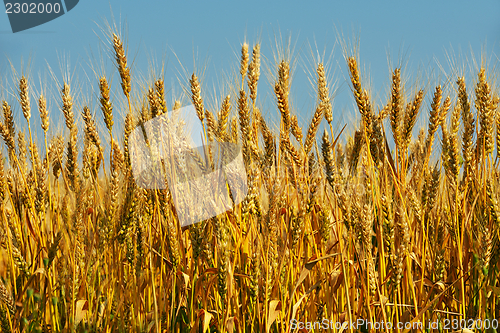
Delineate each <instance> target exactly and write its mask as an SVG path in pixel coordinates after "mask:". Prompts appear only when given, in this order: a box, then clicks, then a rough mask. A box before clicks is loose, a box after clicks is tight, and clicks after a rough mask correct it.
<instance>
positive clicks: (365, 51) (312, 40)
mask: <svg viewBox="0 0 500 333" xmlns="http://www.w3.org/2000/svg"><path fill="white" fill-rule="evenodd" d="M499 14H500V1H499V0H489V1H383V0H379V1H319V0H318V1H261V0H258V1H237V0H232V1H217V0H214V1H192V0H184V1H180V0H177V1H175V0H168V1H152V0H151V1H148V0H145V1H129V0H123V1H118V0H111V1H109V2H108V1H103V0H81V1H80V3H79V4H78V5H77V6H76V7H75V8H74V9H73V10H72V11H70V12H68V13H67V14H65V15H63V16H62V17H59V18H57V19H55V20H53V21H51V22H48V23H46V24H43V25H41V26H38V27H35V28H32V29H30V30H27V31H24V32H19V33H15V34H13V33H12V31H11V29H10V26H9V23H8V18H7V14H6V13H5V12H4V11H3V10H2V13H0V82H2V84H3V86H4V88H3V89H2V92H1V94H0V98H2V99H4V98H6V99H10V100H11V101H13V97H12V96H9V94H8V91H7V90H5V87H6V86H7V87H9V89H10V91H11V92H12V87H13V84H12V70H11V67H10V65H9V62H8V60H9V59H10V61H11V62H12V64H13V66H14V68H15V70H16V71H18V72H22V71H26V69H27V63H28V61H31V63H30V67H29V68H28V73H29V74H30V76H31V77H32V78H33V80H32V82H33V81H35V82H33V85H34V87H35V89H39V88H37V82H39V81H40V80H39V79H38V77H39V75H42V79H43V78H44V77H45V76H43V75H46V73H47V68H48V67H49V66H50V67H51V68H52V70H53V72H54V74H55V77H56V79H57V80H59V82H60V80H61V78H62V73H65V72H66V73H67V71H65V70H61V67H65V66H66V68H69V72H71V73H74V74H73V81H72V83H73V86H75V85H76V86H77V85H82V86H88V87H93V89H96V87H97V78H96V76H95V75H94V73H93V72H92V68H94V69H96V68H97V69H99V70H101V69H104V73H106V75H108V76H111V75H112V76H113V78H114V80H115V83H116V82H117V81H118V76H117V73H116V70H115V69H114V67H113V63H112V61H110V59H109V53H106V52H107V51H106V49H103V48H102V47H103V46H109V44H108V41H107V40H105V38H106V35H105V31H103V30H102V29H101V28H100V27H105V26H106V22H110V23H113V22H114V23H116V25H117V26H118V27H120V26H121V27H122V28H124V27H125V26H126V27H127V29H122V33H124V36H126V39H127V42H128V43H127V45H128V51H129V54H128V55H129V59H130V61H133V64H132V74H133V75H135V77H138V76H139V75H142V76H143V77H146V78H147V75H148V73H150V69H151V66H150V63H151V61H153V62H154V64H155V66H156V69H157V70H158V69H159V68H160V66H161V63H162V60H165V62H166V65H167V67H166V70H165V74H164V75H165V82H166V89H167V90H168V91H170V92H172V91H174V92H177V93H179V92H180V90H181V88H180V85H179V83H178V80H177V77H178V76H179V73H181V75H180V78H181V80H184V81H183V82H181V83H182V84H186V83H187V81H186V76H185V75H184V74H183V72H182V70H181V67H180V65H179V61H178V60H177V58H178V59H179V60H180V62H181V63H182V65H183V66H184V67H185V69H186V70H187V72H188V73H189V74H190V73H192V71H193V68H194V66H193V63H194V61H193V60H196V61H197V67H202V65H203V64H204V63H205V60H207V59H208V67H207V71H206V74H205V78H204V81H203V86H202V88H203V89H204V92H205V95H206V96H207V98H208V97H213V95H214V93H213V92H214V85H215V86H216V89H218V90H217V94H219V96H217V97H219V99H220V90H219V87H218V86H217V85H218V84H219V83H220V82H221V78H222V75H223V74H222V73H226V74H228V73H231V71H232V70H233V69H234V68H235V66H237V65H238V61H239V54H240V47H241V43H242V42H243V41H244V40H247V41H248V42H249V44H250V47H251V46H252V45H253V43H254V42H255V41H257V40H260V41H261V43H262V54H263V56H264V57H265V59H264V63H265V65H264V66H266V64H267V66H271V68H273V71H274V67H272V66H274V61H273V50H276V44H275V37H276V36H279V34H281V36H282V39H283V40H286V39H287V38H288V37H289V36H291V40H292V42H293V44H294V45H295V53H294V55H295V56H296V59H297V67H296V71H295V76H294V80H293V83H292V93H293V95H292V97H291V98H292V102H293V106H294V112H295V113H297V114H299V119H300V122H301V124H302V126H304V127H306V126H307V124H308V122H309V119H310V118H311V117H312V112H313V110H314V102H315V100H314V98H313V97H314V95H315V91H314V89H313V87H312V86H311V84H310V83H309V81H308V76H307V74H306V73H305V71H306V70H307V71H311V70H314V69H313V68H311V64H312V61H313V60H312V56H311V52H310V45H312V49H313V50H314V51H316V46H315V45H317V49H318V50H319V51H320V54H323V52H324V53H325V55H326V58H327V59H328V58H330V57H329V56H330V54H331V53H332V48H333V47H334V46H335V45H336V41H337V35H338V33H343V34H344V36H346V37H351V36H353V33H354V34H355V35H356V36H357V37H358V38H359V41H360V50H359V51H360V52H359V53H360V60H361V64H362V66H364V67H365V68H366V69H367V72H368V73H369V78H370V80H371V82H373V84H372V86H371V87H372V90H373V92H374V94H375V95H376V96H378V98H379V100H380V101H385V100H386V98H387V92H388V83H389V78H390V72H389V67H388V58H389V59H390V60H391V61H392V63H398V62H399V61H400V60H403V61H404V62H406V63H407V64H408V71H407V73H408V74H412V75H413V74H414V73H416V70H417V69H420V70H423V71H424V72H425V73H426V74H422V75H423V76H427V74H428V73H432V75H434V76H435V77H437V78H438V79H439V66H438V65H437V64H438V63H440V64H442V65H443V66H444V67H445V68H447V64H448V60H447V54H448V55H449V54H451V53H454V54H455V57H456V56H457V54H461V57H462V59H465V58H467V59H469V60H470V59H471V51H472V52H474V54H475V55H476V57H477V58H479V57H480V54H481V49H482V48H483V47H485V49H486V50H487V53H486V55H487V56H488V57H490V58H491V60H490V64H492V65H495V64H496V62H497V61H498V58H497V55H498V54H499V51H500V48H499V43H500V15H499ZM102 50H104V54H101V53H100V52H101V51H102ZM174 52H175V54H176V56H175V55H174ZM92 57H93V59H92ZM21 58H22V59H23V60H24V65H21ZM101 59H104V60H101ZM469 63H470V62H469ZM100 64H103V65H102V66H101V65H100ZM330 70H331V74H333V71H334V70H335V75H334V76H333V75H332V78H333V79H334V80H337V87H338V88H339V92H338V96H337V98H336V99H335V104H334V111H335V113H336V119H337V122H338V123H340V122H344V121H345V122H348V121H349V120H348V119H346V116H345V115H346V114H348V113H352V114H354V111H353V110H355V109H354V105H353V99H352V98H351V97H350V96H349V86H348V84H346V78H347V73H346V65H345V61H344V59H343V58H342V53H341V47H339V45H338V43H337V45H336V46H335V50H334V52H333V56H332V58H331V60H330ZM157 73H158V71H157ZM262 73H263V74H262V75H261V80H262V82H261V83H260V85H259V88H260V90H259V91H260V93H261V95H260V98H261V103H262V105H263V109H264V114H277V111H276V108H275V107H274V104H273V103H272V102H273V99H272V98H273V96H272V90H271V89H269V86H267V85H268V83H269V79H270V77H269V76H266V70H265V69H263V70H262ZM414 79H417V78H416V77H415V76H413V77H412V79H411V80H414ZM441 79H442V77H441ZM411 80H410V82H412V81H411ZM49 82H50V84H49V85H50V86H52V87H51V88H46V90H47V91H49V92H50V91H52V98H53V100H52V102H51V103H50V105H51V109H52V112H56V113H57V112H58V113H60V111H59V110H58V106H59V105H60V101H59V100H58V99H57V98H59V97H58V92H57V90H56V89H55V88H54V87H53V86H54V81H53V80H52V79H51V78H50V81H49ZM76 82H78V83H76ZM266 88H267V89H266ZM87 89H92V88H87ZM172 89H173V90H172ZM6 91H7V92H6ZM82 91H83V92H82V93H81V94H80V95H79V96H77V100H78V101H79V103H80V104H81V103H86V102H88V99H89V97H88V96H89V94H87V93H85V90H84V89H83V90H82ZM116 91H118V90H116ZM96 97H97V96H96V95H95V94H94V99H93V100H92V101H91V104H92V103H93V110H94V112H95V111H96V110H97V104H96V103H97V98H96ZM115 97H116V96H115ZM116 98H118V97H116ZM429 99H430V94H427V95H426V100H427V102H428V100H429ZM32 100H34V97H33V99H32ZM171 101H172V97H169V100H168V104H169V106H170V105H171ZM76 104H78V102H77V103H76ZM32 107H33V108H34V109H35V105H33V106H32ZM35 110H36V109H35ZM19 113H20V112H18V114H19ZM19 117H20V116H19ZM33 118H37V117H33ZM61 124H62V123H61Z"/></svg>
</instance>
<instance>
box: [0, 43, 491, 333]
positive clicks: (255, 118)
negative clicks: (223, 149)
mask: <svg viewBox="0 0 500 333" xmlns="http://www.w3.org/2000/svg"><path fill="white" fill-rule="evenodd" d="M109 42H110V45H111V46H112V51H113V58H114V60H115V63H116V68H117V71H118V74H119V79H120V84H121V90H118V91H116V92H113V91H112V85H111V84H110V82H109V78H107V77H106V76H101V77H95V78H94V82H93V83H92V85H93V86H94V87H95V89H96V91H98V94H97V95H98V96H91V97H89V99H91V98H97V99H98V101H97V102H96V103H97V104H98V108H96V110H91V108H90V106H84V107H82V108H81V109H80V108H78V109H77V107H76V106H75V105H74V99H75V95H76V94H77V92H76V91H75V89H74V88H73V87H72V86H71V84H70V83H69V82H64V83H63V84H62V85H61V86H60V87H57V89H58V91H59V94H60V98H59V100H58V101H57V106H58V108H59V109H60V110H61V111H62V114H63V116H64V120H65V122H64V125H65V126H66V128H67V129H66V130H65V132H64V133H65V134H62V135H52V136H50V135H49V133H50V132H51V131H50V130H49V127H51V126H55V125H54V124H53V123H51V121H50V119H49V117H51V116H52V111H51V112H49V110H48V107H47V99H46V97H44V96H43V95H40V96H35V93H34V90H33V89H32V88H31V84H32V83H31V82H30V81H31V78H30V77H29V76H28V77H26V76H21V77H19V79H18V81H17V82H16V85H17V86H16V87H15V91H16V92H17V95H16V96H15V97H16V98H15V100H14V102H12V103H10V104H9V102H8V101H2V113H3V117H2V119H1V121H0V134H1V136H2V139H3V145H2V151H3V156H2V158H1V160H2V161H3V163H1V164H0V219H1V223H0V244H1V255H0V258H1V260H0V276H1V279H0V300H1V302H0V303H1V304H0V324H1V325H0V326H1V329H2V332H291V331H303V332H304V331H306V332H307V331H314V332H319V331H335V332H342V331H346V332H347V331H348V332H353V331H384V332H392V331H398V332H403V331H405V332H410V331H412V332H431V331H432V332H444V331H457V332H458V331H464V332H470V331H496V327H495V325H496V326H498V321H497V320H498V319H500V316H499V315H500V284H499V277H500V271H499V268H500V265H499V262H498V257H499V254H500V253H499V250H500V246H499V245H500V244H499V236H500V235H499V231H500V228H499V223H500V208H499V204H498V198H497V197H498V195H499V193H498V192H499V191H498V190H497V188H498V182H499V180H498V175H499V173H498V163H499V158H498V157H499V153H500V146H499V145H500V113H499V110H498V104H499V101H500V90H499V87H498V86H497V85H496V84H495V73H494V72H493V71H491V70H490V71H488V70H487V69H486V67H485V66H477V70H476V71H475V72H474V73H473V75H474V76H473V80H471V82H468V81H466V80H465V78H464V76H460V75H458V76H453V75H451V74H450V75H449V76H448V77H447V78H446V79H445V80H443V82H442V83H441V84H437V85H436V86H434V87H428V88H425V87H423V86H422V87H421V86H418V84H417V83H416V84H409V83H405V80H404V78H403V77H402V76H403V75H402V72H401V71H402V69H401V68H398V67H395V68H393V69H392V72H391V73H390V74H391V78H392V80H391V81H390V82H388V87H389V88H390V90H389V94H388V96H386V97H385V98H386V103H385V104H382V105H378V104H377V103H376V101H375V99H374V98H373V96H371V95H370V92H369V90H370V89H368V88H369V87H368V86H367V85H366V84H365V83H364V82H363V81H362V79H361V77H362V75H361V74H360V63H359V57H358V56H357V54H356V52H351V51H350V50H347V49H346V51H345V52H344V55H345V62H344V66H345V68H346V70H347V71H348V73H349V77H348V80H349V84H350V89H351V91H352V96H353V101H354V102H355V105H356V106H357V109H358V111H359V114H360V116H361V117H360V122H359V123H355V124H349V125H352V126H354V128H355V130H354V131H353V132H352V133H348V132H347V130H345V128H346V127H345V126H344V124H341V126H340V127H339V126H338V124H334V122H333V119H334V113H335V112H336V111H335V110H334V108H333V106H332V105H333V104H332V102H333V96H334V95H333V93H332V87H331V83H330V80H328V79H327V77H328V73H327V71H326V69H325V68H328V64H324V63H321V62H320V63H317V64H316V65H317V67H316V68H314V69H312V70H313V71H314V73H315V78H314V80H315V81H314V83H315V85H316V89H317V97H316V105H315V108H314V110H313V112H310V113H308V114H311V116H310V122H309V123H308V124H306V125H305V126H304V129H302V128H301V127H300V125H299V121H298V116H297V114H294V112H292V108H291V101H292V99H293V96H290V91H291V89H290V81H291V79H290V78H291V75H292V73H291V68H292V66H291V64H290V61H289V59H278V61H277V62H276V64H275V68H274V82H273V83H272V88H273V91H272V94H273V95H274V96H275V100H274V105H273V110H272V112H275V113H276V114H278V115H279V123H278V124H272V123H271V122H269V121H266V119H265V117H264V116H263V115H262V114H263V112H261V110H259V105H261V104H260V102H259V94H258V93H257V91H258V89H257V87H258V82H259V79H260V74H261V54H260V44H259V43H256V44H254V45H253V46H252V48H251V49H250V45H248V44H246V43H245V44H243V45H242V47H241V62H240V64H239V71H238V72H239V78H238V80H237V81H238V83H236V84H233V86H232V91H233V92H232V93H231V94H229V95H227V96H224V97H223V98H220V100H219V103H218V105H220V107H219V108H218V109H211V107H209V106H207V105H205V103H204V98H205V99H206V95H205V92H204V89H203V87H202V86H201V84H200V80H199V78H198V76H197V73H192V75H190V78H189V80H187V81H189V82H185V84H186V87H187V89H186V91H185V92H186V96H187V97H188V98H189V100H188V101H187V102H188V103H187V104H192V105H194V107H195V109H196V113H197V117H198V119H197V121H198V120H199V121H201V123H202V124H203V129H204V135H205V140H206V142H231V143H234V144H238V145H239V146H240V147H241V151H242V154H243V161H244V165H245V167H246V175H247V184H248V193H247V195H246V196H245V198H244V200H243V201H242V202H241V203H239V204H236V205H234V207H233V209H232V210H229V211H227V212H226V213H224V214H221V215H218V216H216V217H212V218H210V219H208V220H205V221H200V222H199V223H195V224H191V225H189V226H185V227H181V225H180V224H179V218H178V215H177V212H176V208H175V204H174V200H173V197H172V193H171V192H170V190H169V189H168V187H167V189H155V188H153V189H147V188H142V187H140V186H138V184H137V183H136V181H135V179H134V176H133V172H132V171H133V170H132V166H131V156H130V146H129V144H130V142H129V137H130V134H131V133H132V131H133V130H134V129H135V128H139V127H141V126H143V125H144V124H145V123H146V122H147V121H149V120H151V119H154V118H156V117H158V116H161V115H163V114H167V113H168V112H170V111H172V110H176V109H179V108H180V107H182V106H184V105H182V104H181V102H180V101H181V100H182V99H181V98H180V97H179V98H178V99H176V100H175V103H172V104H173V105H169V106H167V101H166V100H167V99H166V96H165V94H166V93H165V86H164V79H163V78H162V77H158V78H157V79H155V80H154V82H150V84H149V86H147V87H145V89H144V92H145V93H142V92H137V91H134V89H132V87H133V86H134V84H133V83H134V81H133V80H135V79H136V78H134V77H133V76H132V75H131V72H130V65H129V63H128V62H127V54H126V52H125V50H126V46H124V44H123V42H122V38H121V37H119V36H118V35H116V34H113V35H112V38H111V40H110V41H109ZM118 88H120V87H118ZM261 94H262V93H261ZM118 95H120V96H121V98H123V101H124V103H123V104H124V105H127V106H128V107H127V110H126V111H125V112H126V117H125V122H124V126H123V131H121V132H122V133H121V134H119V135H117V134H116V131H113V127H114V126H116V124H114V121H113V117H114V115H115V121H116V105H115V104H116V103H114V101H113V98H112V97H111V96H118ZM34 96H35V97H36V98H34ZM33 99H34V100H33ZM36 109H38V111H35V110H36ZM20 111H22V115H23V116H24V119H23V123H21V124H15V123H14V118H15V115H16V113H19V114H20ZM36 112H37V113H38V114H39V117H40V123H41V130H42V131H43V134H44V136H43V137H44V140H43V141H40V140H36V139H35V137H36V136H35V135H34V133H35V131H40V130H39V129H34V128H31V124H32V123H33V119H32V116H35V115H34V113H36ZM302 112H306V111H302ZM420 115H422V117H424V118H425V119H426V121H427V126H424V127H423V128H421V129H418V128H415V126H416V123H417V119H418V118H419V117H420ZM20 119H21V118H20ZM76 119H83V124H84V126H83V127H82V126H80V127H81V128H79V126H77V125H75V124H78V121H76ZM98 119H99V121H97V120H98ZM101 119H102V120H103V123H104V125H105V127H103V128H99V126H98V124H99V123H100V121H101ZM24 120H25V121H26V122H24ZM322 123H323V127H321V124H322ZM345 125H347V124H345ZM21 128H27V130H26V131H22V130H20V129H21ZM320 128H325V129H324V130H320ZM196 154H197V153H193V156H192V158H193V159H194V160H195V161H197V163H199V164H200V166H202V167H203V168H205V169H208V170H210V168H213V163H210V162H211V161H208V163H207V161H204V159H203V158H202V157H201V155H196ZM207 156H208V159H210V154H208V155H207ZM212 162H213V161H212ZM360 320H363V321H365V322H371V323H379V324H380V323H386V325H384V327H382V328H380V327H379V328H378V329H377V328H374V327H368V326H366V325H365V326H364V327H358V326H356V327H355V326H353V325H352V323H353V322H359V321H360ZM457 322H458V323H459V327H458V328H457V327H452V325H454V324H456V323H457ZM327 323H328V326H327V327H325V326H324V325H325V324H327ZM387 323H392V324H393V327H389V325H388V324H387ZM396 323H405V324H406V325H405V326H404V327H396ZM418 323H421V324H422V325H423V326H420V327H419V326H418ZM430 323H436V325H435V326H432V325H430ZM464 324H465V325H466V326H464ZM320 325H323V326H320ZM415 325H417V326H415ZM447 325H448V326H447ZM460 325H461V326H460ZM486 325H488V326H486ZM452 328H453V329H452Z"/></svg>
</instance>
